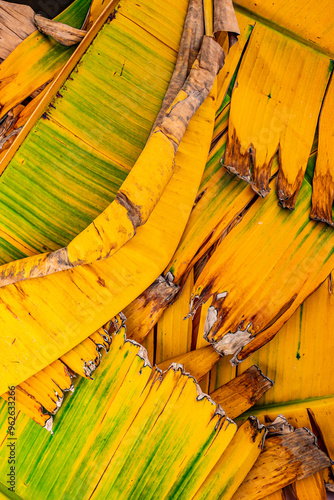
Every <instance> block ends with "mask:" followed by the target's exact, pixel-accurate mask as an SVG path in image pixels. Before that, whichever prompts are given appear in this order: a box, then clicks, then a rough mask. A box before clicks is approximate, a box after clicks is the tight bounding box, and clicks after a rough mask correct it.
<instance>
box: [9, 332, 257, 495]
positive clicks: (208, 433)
mask: <svg viewBox="0 0 334 500" xmlns="http://www.w3.org/2000/svg"><path fill="white" fill-rule="evenodd" d="M79 385H80V391H79V390H77V391H76V392H75V393H74V394H73V395H72V396H71V403H70V404H69V405H68V406H67V407H66V408H64V409H62V415H61V416H60V418H58V419H57V422H56V426H55V432H54V436H53V437H52V436H51V435H50V434H49V433H46V432H45V430H44V429H41V428H39V427H38V426H36V425H35V424H34V422H32V421H31V420H29V419H28V418H27V417H24V416H23V415H22V414H20V415H18V416H17V419H16V423H15V431H11V432H14V434H15V436H14V437H15V438H16V439H17V440H16V442H17V446H18V448H17V451H18V453H17V462H16V474H17V475H16V487H15V493H16V494H17V495H18V496H19V497H20V498H22V499H24V500H25V499H27V498H32V497H33V498H35V499H36V500H38V499H39V498H41V499H44V498H50V499H52V498H66V497H67V496H69V495H70V496H71V497H72V498H73V497H74V498H76V497H78V498H79V497H80V498H82V499H85V498H129V497H132V498H143V496H144V498H154V497H156V496H157V495H158V496H159V497H160V498H183V499H185V498H187V499H188V498H189V499H190V498H193V496H194V494H195V493H196V492H197V495H198V494H200V492H201V490H202V484H203V483H204V484H206V483H205V481H206V478H207V477H209V478H210V474H214V475H215V477H216V480H215V487H216V488H217V490H218V489H221V490H222V489H223V488H224V485H226V484H227V483H228V487H229V489H231V490H232V492H233V491H235V490H236V489H237V487H238V485H239V484H240V482H241V481H242V479H243V478H244V476H245V475H246V474H247V472H248V471H249V470H250V468H251V466H252V464H253V463H254V461H255V460H256V458H257V456H258V455H259V453H260V451H261V442H262V440H263V436H264V432H265V427H264V426H262V427H261V426H258V425H257V422H256V419H250V420H249V421H248V422H246V424H245V425H244V426H242V427H241V428H240V429H239V430H238V431H237V426H236V425H235V424H234V422H233V421H232V420H230V419H229V418H226V417H224V416H223V414H222V411H221V409H220V408H219V406H217V405H216V404H215V403H214V402H213V401H212V400H211V399H210V398H208V397H207V396H205V395H203V394H201V391H200V389H199V387H198V385H197V384H196V382H195V380H194V379H193V378H192V377H189V376H188V375H185V374H183V372H182V370H181V369H180V368H178V367H177V366H172V367H171V368H170V369H169V370H168V371H167V372H165V373H164V374H163V375H161V373H160V372H159V371H157V370H154V369H152V368H151V367H150V366H149V363H148V361H147V359H146V354H145V351H144V350H143V348H142V347H140V346H139V345H138V344H136V343H133V342H131V341H125V338H124V329H121V330H120V331H119V332H118V333H117V334H115V335H114V338H113V342H112V345H111V349H110V352H109V354H108V356H107V358H106V361H105V363H104V364H103V366H102V367H101V368H100V369H99V371H98V372H97V375H96V379H95V381H94V382H91V381H89V380H84V379H81V381H80V383H79ZM17 396H18V397H19V394H18V395H17ZM87 401H89V404H88V405H87ZM83 409H84V412H83ZM0 421H1V427H0V435H1V446H0V457H1V460H0V481H1V483H2V486H3V487H4V488H5V487H6V486H8V485H7V484H6V481H7V478H6V474H7V466H8V463H7V460H6V459H5V458H6V457H7V454H8V446H7V445H8V443H12V442H13V441H14V439H13V436H6V431H7V430H8V414H7V407H6V404H2V405H1V417H0ZM68 436H71V439H68ZM233 436H236V438H237V441H235V440H233ZM33 443H34V444H33ZM36 443H38V444H37V445H36ZM9 445H11V444H9ZM19 447H20V452H19ZM225 450H226V452H225V453H224V451H225ZM236 453H238V455H239V458H240V460H241V462H243V466H242V467H241V466H240V467H239V466H238V465H237V463H236V462H231V461H230V460H229V457H230V456H231V455H232V456H235V454H236ZM65 456H66V460H64V457H65ZM51 464H52V465H51ZM221 464H223V465H224V467H225V468H226V470H225V472H224V473H222V474H220V473H219V470H221ZM233 464H234V465H233ZM49 467H52V468H53V470H54V474H46V473H45V471H46V470H47V469H48V468H49ZM231 468H232V471H233V476H232V471H231ZM211 471H212V472H211ZM3 492H4V490H3ZM230 496H231V495H229V496H226V497H225V498H230Z"/></svg>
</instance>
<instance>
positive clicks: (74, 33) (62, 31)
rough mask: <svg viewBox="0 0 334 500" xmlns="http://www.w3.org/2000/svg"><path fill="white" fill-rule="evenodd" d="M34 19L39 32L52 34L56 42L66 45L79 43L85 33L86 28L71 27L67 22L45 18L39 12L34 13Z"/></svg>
mask: <svg viewBox="0 0 334 500" xmlns="http://www.w3.org/2000/svg"><path fill="white" fill-rule="evenodd" d="M34 21H35V24H36V26H37V28H38V30H39V31H40V32H41V33H43V34H44V35H49V36H52V38H54V39H55V40H56V41H57V42H59V43H61V44H62V45H66V47H70V46H71V45H75V44H77V43H80V42H81V40H82V39H83V38H84V37H85V35H86V33H87V31H86V30H78V29H76V28H72V26H69V25H68V24H63V23H59V22H57V21H53V20H51V19H47V18H46V17H43V16H41V15H40V14H35V17H34Z"/></svg>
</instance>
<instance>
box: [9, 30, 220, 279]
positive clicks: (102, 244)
mask: <svg viewBox="0 0 334 500" xmlns="http://www.w3.org/2000/svg"><path fill="white" fill-rule="evenodd" d="M223 63H224V52H223V50H222V49H221V47H220V46H219V45H218V44H217V43H216V42H215V41H214V40H213V39H211V38H209V37H207V36H204V38H203V42H202V46H201V50H200V53H199V55H198V59H196V61H195V63H194V65H193V68H192V70H191V71H190V74H189V77H188V79H187V80H186V82H185V84H184V87H183V89H182V90H181V91H180V92H179V95H178V96H177V98H176V99H175V101H174V103H173V105H172V106H171V108H170V110H169V111H168V113H167V114H166V116H165V117H164V119H163V120H162V122H161V125H160V126H158V127H157V128H156V129H155V131H154V133H153V134H152V136H151V138H150V139H149V141H148V142H147V144H146V147H145V148H144V150H143V152H142V154H141V156H140V157H139V159H138V161H137V163H136V165H135V166H134V168H133V169H132V170H131V172H130V173H129V175H128V176H127V178H126V180H125V181H124V183H123V184H122V186H121V188H120V190H119V192H118V193H117V196H116V200H114V201H113V202H112V203H111V204H110V205H109V207H108V208H107V209H106V210H105V211H104V212H103V213H102V214H100V215H99V216H98V217H97V218H96V219H95V220H94V222H93V223H92V224H90V225H89V226H88V227H87V228H86V229H85V230H84V231H83V232H82V233H80V234H79V235H78V236H77V237H75V238H74V239H73V240H72V241H71V242H70V243H69V245H68V246H67V247H64V248H61V249H59V250H56V251H55V252H51V253H45V254H40V255H37V256H32V257H28V258H26V259H22V260H20V261H16V262H14V263H8V264H5V265H4V266H1V268H0V286H5V285H9V284H11V283H15V282H18V281H22V280H26V279H30V278H38V277H42V276H46V275H48V274H52V273H55V272H59V271H64V270H68V269H72V268H74V267H76V266H82V265H84V264H89V263H91V262H94V261H96V260H102V259H105V258H107V257H110V256H111V255H112V254H113V253H115V252H116V251H117V250H118V248H120V246H122V245H123V244H124V243H125V242H126V241H128V240H129V239H130V238H132V237H133V236H134V234H135V230H136V228H137V227H138V226H140V225H143V224H144V223H145V222H146V221H147V219H148V217H149V215H150V213H151V211H152V210H153V208H154V206H155V204H156V203H157V201H158V199H159V198H160V196H161V194H162V192H163V190H164V188H165V186H166V184H167V183H168V181H169V179H170V178H171V175H172V173H173V168H174V155H175V154H176V151H177V149H178V146H179V143H180V141H181V139H182V137H183V135H184V132H185V130H186V128H187V125H188V123H189V120H190V118H191V117H192V116H193V115H194V113H195V112H196V110H197V109H198V108H199V106H200V105H201V104H202V103H203V101H204V100H205V99H206V97H207V95H208V93H209V91H210V89H211V87H212V85H213V82H214V80H215V77H216V74H217V73H218V71H219V69H220V68H221V67H222V65H223ZM158 143H159V144H160V143H161V145H162V144H163V146H161V147H162V148H164V149H165V152H166V155H165V156H164V158H163V159H162V160H161V162H162V163H161V167H160V168H161V170H162V172H161V177H159V178H157V179H156V183H155V185H152V181H153V178H152V176H151V175H149V172H150V171H151V169H152V164H153V163H154V164H156V157H155V152H156V148H157V144H158ZM143 170H144V171H145V172H146V174H147V175H145V176H143ZM144 179H146V181H145V182H147V183H148V182H150V184H147V185H144ZM138 183H139V184H140V185H141V190H140V191H138ZM144 191H147V192H149V193H154V197H153V196H152V195H151V199H150V201H147V204H146V205H145V206H143V204H142V197H143V192H144ZM115 220H117V224H115ZM124 226H125V227H126V228H127V229H126V231H124ZM110 231H112V233H111V234H110ZM87 235H89V239H90V242H91V243H90V245H89V246H88V247H87V248H86V246H85V245H84V241H85V240H86V238H87Z"/></svg>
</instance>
